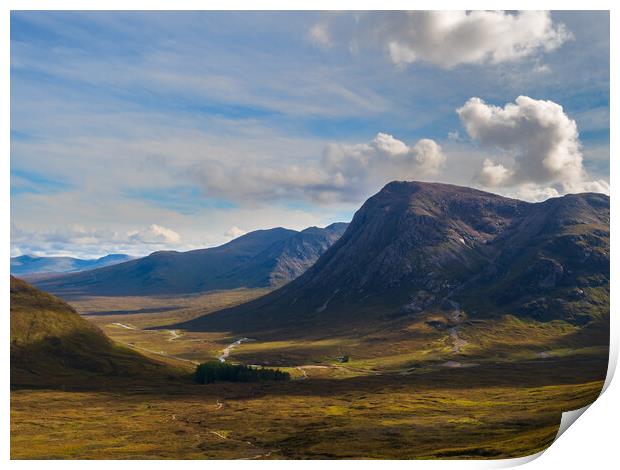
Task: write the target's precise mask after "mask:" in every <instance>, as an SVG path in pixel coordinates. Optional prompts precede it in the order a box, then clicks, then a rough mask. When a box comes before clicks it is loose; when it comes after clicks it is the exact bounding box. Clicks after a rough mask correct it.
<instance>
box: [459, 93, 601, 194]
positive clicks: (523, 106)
mask: <svg viewBox="0 0 620 470" xmlns="http://www.w3.org/2000/svg"><path fill="white" fill-rule="evenodd" d="M457 113H458V115H459V117H460V119H461V122H462V124H463V126H464V127H465V130H466V131H467V134H468V135H469V137H471V138H472V139H474V140H477V141H478V142H480V144H481V145H482V147H483V148H486V149H488V150H496V151H498V153H499V155H498V156H497V159H496V160H491V159H489V158H487V159H486V160H485V161H484V163H483V166H482V169H481V170H480V173H479V175H478V181H479V182H480V183H481V184H483V185H485V186H487V187H500V186H501V187H517V186H521V187H523V188H526V189H525V192H526V193H527V194H534V193H536V194H552V193H555V194H556V195H557V194H558V193H566V192H582V191H597V192H609V184H608V183H607V182H606V181H603V180H599V181H589V180H588V175H587V173H586V171H585V169H584V167H583V154H582V151H581V143H580V142H579V132H578V129H577V124H576V123H575V121H574V120H573V119H571V118H569V117H568V116H567V115H566V113H565V112H564V110H563V108H562V106H560V105H559V104H557V103H554V102H553V101H545V100H535V99H532V98H529V97H527V96H519V97H518V98H517V99H516V100H515V102H514V103H507V104H506V105H505V106H504V107H503V108H502V107H499V106H493V105H489V104H487V103H485V102H484V101H483V100H481V99H480V98H475V97H474V98H471V99H469V100H468V101H467V102H466V103H465V104H464V105H463V106H462V107H461V108H459V109H457ZM497 160H500V161H497ZM535 186H536V187H538V188H539V190H536V191H534V190H533V188H534V187H535ZM541 191H542V192H541Z"/></svg>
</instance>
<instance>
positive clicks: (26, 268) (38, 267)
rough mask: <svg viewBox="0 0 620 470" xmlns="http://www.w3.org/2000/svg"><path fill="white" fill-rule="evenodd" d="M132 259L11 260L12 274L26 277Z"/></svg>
mask: <svg viewBox="0 0 620 470" xmlns="http://www.w3.org/2000/svg"><path fill="white" fill-rule="evenodd" d="M131 259H133V257H132V256H129V255H120V254H111V255H106V256H103V257H101V258H97V259H80V258H71V257H68V256H33V255H23V256H17V257H14V258H11V274H14V275H17V276H24V275H30V274H42V273H46V274H47V273H72V272H79V271H86V270H88V269H96V268H102V267H104V266H111V265H113V264H118V263H123V262H125V261H129V260H131Z"/></svg>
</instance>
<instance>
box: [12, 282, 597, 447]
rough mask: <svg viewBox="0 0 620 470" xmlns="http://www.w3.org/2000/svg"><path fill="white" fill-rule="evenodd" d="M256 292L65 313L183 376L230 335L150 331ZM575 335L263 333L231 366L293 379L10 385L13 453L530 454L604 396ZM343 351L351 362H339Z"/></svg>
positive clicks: (532, 330)
mask: <svg viewBox="0 0 620 470" xmlns="http://www.w3.org/2000/svg"><path fill="white" fill-rule="evenodd" d="M261 293H264V292H263V291H259V292H256V291H252V290H247V291H237V292H227V293H215V294H208V295H202V296H196V297H193V298H189V299H188V298H187V297H178V298H175V297H165V298H142V299H140V298H135V299H126V298H105V299H101V298H84V299H81V300H76V301H73V302H72V304H73V306H74V307H75V308H76V309H77V310H78V311H79V312H80V313H81V314H82V315H84V316H85V317H86V318H88V319H89V320H90V321H92V322H93V323H95V324H96V325H98V326H99V327H101V328H102V329H103V331H105V332H106V334H107V335H108V336H109V337H111V338H112V339H113V340H114V341H116V342H117V343H120V344H124V345H128V346H129V347H132V348H136V349H137V350H138V351H139V352H141V353H143V354H145V355H146V356H147V357H150V358H152V359H155V360H160V361H163V362H165V363H167V364H169V365H171V366H174V367H175V368H177V369H178V370H179V371H184V372H183V373H185V374H187V375H189V374H191V372H192V371H193V365H194V363H198V362H202V361H206V360H212V359H214V358H217V357H220V356H221V355H222V354H223V351H224V350H225V349H226V348H227V347H228V346H229V345H230V343H232V342H233V341H236V339H235V337H233V336H231V335H230V333H229V332H226V331H222V332H193V331H179V330H170V329H166V328H163V329H155V330H152V329H149V328H153V327H155V328H157V327H162V326H165V325H166V324H172V323H174V322H176V321H178V320H179V319H184V320H186V319H189V318H191V317H192V316H194V315H198V314H204V312H205V309H209V308H214V307H215V306H218V307H221V306H222V305H227V304H233V303H237V302H239V301H240V300H241V299H249V298H252V297H254V296H256V295H260V294H261ZM123 309H126V311H128V312H132V311H135V312H138V313H121V312H120V311H121V310H123ZM119 324H123V325H127V326H131V327H132V328H131V329H128V328H124V327H121V326H119ZM171 331H175V332H176V335H175V336H172V333H171ZM507 331H510V338H509V337H508V336H507V335H506V332H507ZM575 331H576V329H575V328H574V327H570V326H568V325H566V324H563V322H558V323H557V324H540V323H538V322H523V321H520V320H518V319H516V318H506V319H503V320H502V321H499V322H481V323H474V324H471V325H469V324H466V325H464V326H462V327H461V329H460V331H459V338H460V337H461V336H462V337H463V338H467V339H466V340H465V339H463V340H461V341H463V343H462V344H461V346H460V348H461V349H460V351H458V352H457V351H456V350H455V348H454V342H453V338H452V335H451V332H450V331H448V330H445V331H437V330H435V329H434V328H432V327H429V326H428V325H427V324H426V323H425V322H418V323H414V324H411V325H409V326H408V328H407V329H406V330H403V331H401V332H399V333H394V332H389V331H385V332H377V334H376V335H375V336H374V337H355V336H354V335H352V336H350V337H343V336H337V337H332V338H324V339H306V340H304V339H287V338H282V339H280V340H277V341H276V340H272V339H268V340H261V339H260V334H257V335H255V336H256V337H257V339H255V338H252V339H254V340H253V341H246V342H243V343H241V344H239V345H238V346H237V347H235V348H234V349H231V350H229V356H228V358H227V361H231V362H234V363H244V364H263V365H269V366H273V367H276V366H277V367H279V368H281V369H282V370H286V371H288V372H289V373H290V374H291V375H292V377H293V379H294V380H292V381H290V382H288V383H258V384H224V383H222V384H211V385H206V386H205V385H203V386H200V385H196V384H193V383H192V382H191V380H190V379H189V378H187V379H178V380H173V381H171V380H165V379H163V378H162V379H154V382H151V381H144V380H143V379H131V380H129V381H127V380H124V381H121V380H118V379H116V380H107V381H106V383H105V384H102V385H96V386H92V385H88V384H83V383H74V384H72V385H69V386H68V389H65V390H61V389H58V388H54V387H52V388H49V389H38V390H29V389H17V390H14V391H13V392H12V449H13V456H14V458H42V457H52V458H87V459H89V458H95V459H96V458H149V459H150V458H164V459H166V458H194V459H203V458H226V459H228V458H242V459H243V458H248V459H252V458H458V457H462V458H498V457H516V456H521V455H526V454H529V453H531V452H534V451H538V450H542V449H543V448H544V447H546V446H547V445H548V444H550V443H551V442H552V440H553V438H554V436H555V433H556V432H557V428H558V426H559V422H560V415H561V412H562V411H564V410H567V409H575V408H579V407H581V406H583V405H585V404H586V403H589V402H591V401H593V400H594V399H595V398H596V396H597V394H598V393H599V391H600V389H601V387H602V382H603V380H604V377H605V373H606V367H607V360H606V349H607V346H606V344H605V342H604V334H602V335H600V338H601V340H600V342H599V345H598V346H594V347H592V346H587V345H586V344H584V345H583V347H581V348H579V347H577V348H574V349H569V348H568V346H569V345H573V346H575V343H574V342H573V341H574V340H573V339H572V335H574V333H575ZM172 338H174V339H172ZM171 339H172V340H171ZM464 341H466V343H465V342H464ZM590 343H591V342H589V343H588V344H590ZM542 352H545V353H546V354H545V357H541V353H542ZM344 354H346V355H348V356H349V357H348V361H347V362H339V358H340V357H342V355H344ZM467 365H471V366H472V367H467ZM474 365H475V367H473V366H474ZM515 384H518V386H515ZM42 407H43V408H42ZM41 415H44V416H45V420H44V421H41V420H40V419H39V417H40V416H41ZM111 430H113V432H111Z"/></svg>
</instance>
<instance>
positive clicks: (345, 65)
mask: <svg viewBox="0 0 620 470" xmlns="http://www.w3.org/2000/svg"><path fill="white" fill-rule="evenodd" d="M393 180H420V181H437V182H446V183H452V184H459V185H465V186H472V187H476V188H479V189H483V190H486V191H490V192H494V193H498V194H502V195H505V196H509V197H516V198H520V199H524V200H529V201H534V202H536V201H542V200H545V199H547V198H549V197H556V196H560V195H563V194H567V193H575V192H584V191H594V192H603V193H607V194H608V193H609V14H608V13H607V12H543V11H536V12H482V11H474V12H446V11H442V12H420V11H418V12H339V13H333V12H60V11H59V12H36V11H30V12H12V13H11V256H18V255H21V254H35V255H48V256H49V255H52V256H53V255H72V256H79V257H88V258H90V257H97V256H101V255H105V254H107V253H128V254H131V255H138V256H140V255H146V254H148V253H150V252H153V251H156V250H161V249H168V250H179V251H181V250H189V249H195V248H203V247H208V246H215V245H219V244H221V243H225V242H226V241H229V240H231V239H233V238H235V237H237V236H240V235H242V234H244V233H246V232H249V231H252V230H257V229H265V228H272V227H277V226H283V227H287V228H292V229H297V230H300V229H303V228H306V227H309V226H326V225H328V224H330V223H332V222H336V221H345V222H346V221H350V220H351V218H352V216H353V214H354V212H355V210H357V209H358V208H359V207H360V206H361V205H362V204H363V202H364V201H365V200H366V199H367V198H368V197H370V196H371V195H373V194H374V193H376V192H377V191H379V190H380V189H381V188H382V187H383V186H384V185H385V184H387V183H388V182H390V181H393Z"/></svg>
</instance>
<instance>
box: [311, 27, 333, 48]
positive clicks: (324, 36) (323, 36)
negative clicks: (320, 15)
mask: <svg viewBox="0 0 620 470" xmlns="http://www.w3.org/2000/svg"><path fill="white" fill-rule="evenodd" d="M308 35H309V37H310V40H311V41H312V42H313V43H314V44H317V45H319V46H323V47H330V46H331V45H332V41H331V38H330V36H329V31H328V28H327V25H326V24H325V23H316V24H315V25H313V26H312V27H311V28H310V30H309V31H308Z"/></svg>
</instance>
